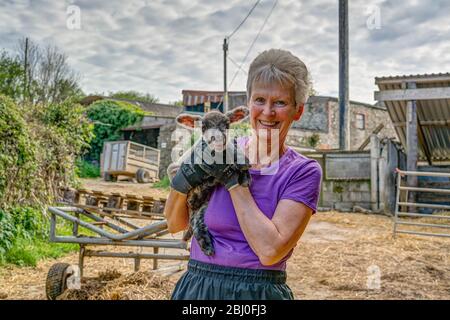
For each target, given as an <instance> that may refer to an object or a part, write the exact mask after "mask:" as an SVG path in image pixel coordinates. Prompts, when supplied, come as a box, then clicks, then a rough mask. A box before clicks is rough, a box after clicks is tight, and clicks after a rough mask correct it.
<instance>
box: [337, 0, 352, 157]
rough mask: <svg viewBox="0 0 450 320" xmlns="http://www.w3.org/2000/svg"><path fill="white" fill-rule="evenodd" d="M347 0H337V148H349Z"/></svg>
mask: <svg viewBox="0 0 450 320" xmlns="http://www.w3.org/2000/svg"><path fill="white" fill-rule="evenodd" d="M348 35H349V33H348V0H339V149H341V150H349V149H350V143H349V139H350V134H349V119H348V113H349V86H348V81H349V80H348V75H349V73H348V62H349V59H348V50H349V40H348V39H349V37H348Z"/></svg>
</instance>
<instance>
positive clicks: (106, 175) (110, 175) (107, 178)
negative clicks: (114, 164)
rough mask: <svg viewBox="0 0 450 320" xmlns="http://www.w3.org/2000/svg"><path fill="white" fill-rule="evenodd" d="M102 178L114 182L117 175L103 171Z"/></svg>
mask: <svg viewBox="0 0 450 320" xmlns="http://www.w3.org/2000/svg"><path fill="white" fill-rule="evenodd" d="M104 179H105V181H108V182H116V181H117V176H113V175H112V174H109V173H105V174H104Z"/></svg>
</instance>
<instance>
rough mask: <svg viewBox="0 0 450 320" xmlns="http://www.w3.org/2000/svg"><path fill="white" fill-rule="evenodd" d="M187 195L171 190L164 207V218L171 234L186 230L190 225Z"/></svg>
mask: <svg viewBox="0 0 450 320" xmlns="http://www.w3.org/2000/svg"><path fill="white" fill-rule="evenodd" d="M186 199H187V195H185V194H183V193H180V192H177V191H175V190H174V189H170V193H169V197H168V198H167V201H166V205H165V207H164V216H165V217H166V219H167V226H168V229H169V232H170V233H177V232H180V231H183V230H186V229H187V228H188V225H189V210H188V206H187V202H186Z"/></svg>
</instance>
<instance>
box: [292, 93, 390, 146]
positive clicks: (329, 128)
mask: <svg viewBox="0 0 450 320" xmlns="http://www.w3.org/2000/svg"><path fill="white" fill-rule="evenodd" d="M349 118H350V119H349V123H350V130H349V135H350V150H357V149H358V148H359V147H360V146H361V144H362V143H363V142H364V141H365V140H366V139H368V138H369V137H370V135H371V134H372V133H373V132H375V133H377V134H378V136H379V137H380V138H385V137H387V138H396V137H397V135H396V133H395V130H394V127H393V125H392V123H391V120H390V118H389V114H388V112H387V110H386V108H385V107H383V106H380V105H371V104H367V103H361V102H356V101H350V108H349ZM287 144H288V145H292V146H306V147H315V148H317V149H322V150H327V149H339V102H338V99H337V98H334V97H325V96H312V97H310V98H309V99H308V101H307V103H306V104H305V111H304V113H303V116H302V118H301V119H300V121H297V122H294V124H293V125H292V128H291V130H290V131H289V135H288V138H287Z"/></svg>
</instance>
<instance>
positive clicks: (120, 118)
mask: <svg viewBox="0 0 450 320" xmlns="http://www.w3.org/2000/svg"><path fill="white" fill-rule="evenodd" d="M144 115H145V112H144V111H142V109H140V108H138V107H136V106H134V105H132V104H131V103H128V102H125V101H117V100H107V99H105V100H99V101H96V102H94V103H93V104H91V105H90V106H89V107H88V109H87V116H88V118H89V119H91V121H93V122H94V123H95V127H94V135H95V138H94V139H93V140H92V142H91V149H90V151H89V154H88V158H89V159H91V160H99V159H100V154H101V152H102V151H103V143H104V142H105V141H115V140H117V139H119V138H120V137H121V135H122V133H121V131H120V129H122V128H125V127H127V126H130V125H132V124H135V123H137V122H138V121H140V120H142V118H143V117H144Z"/></svg>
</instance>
